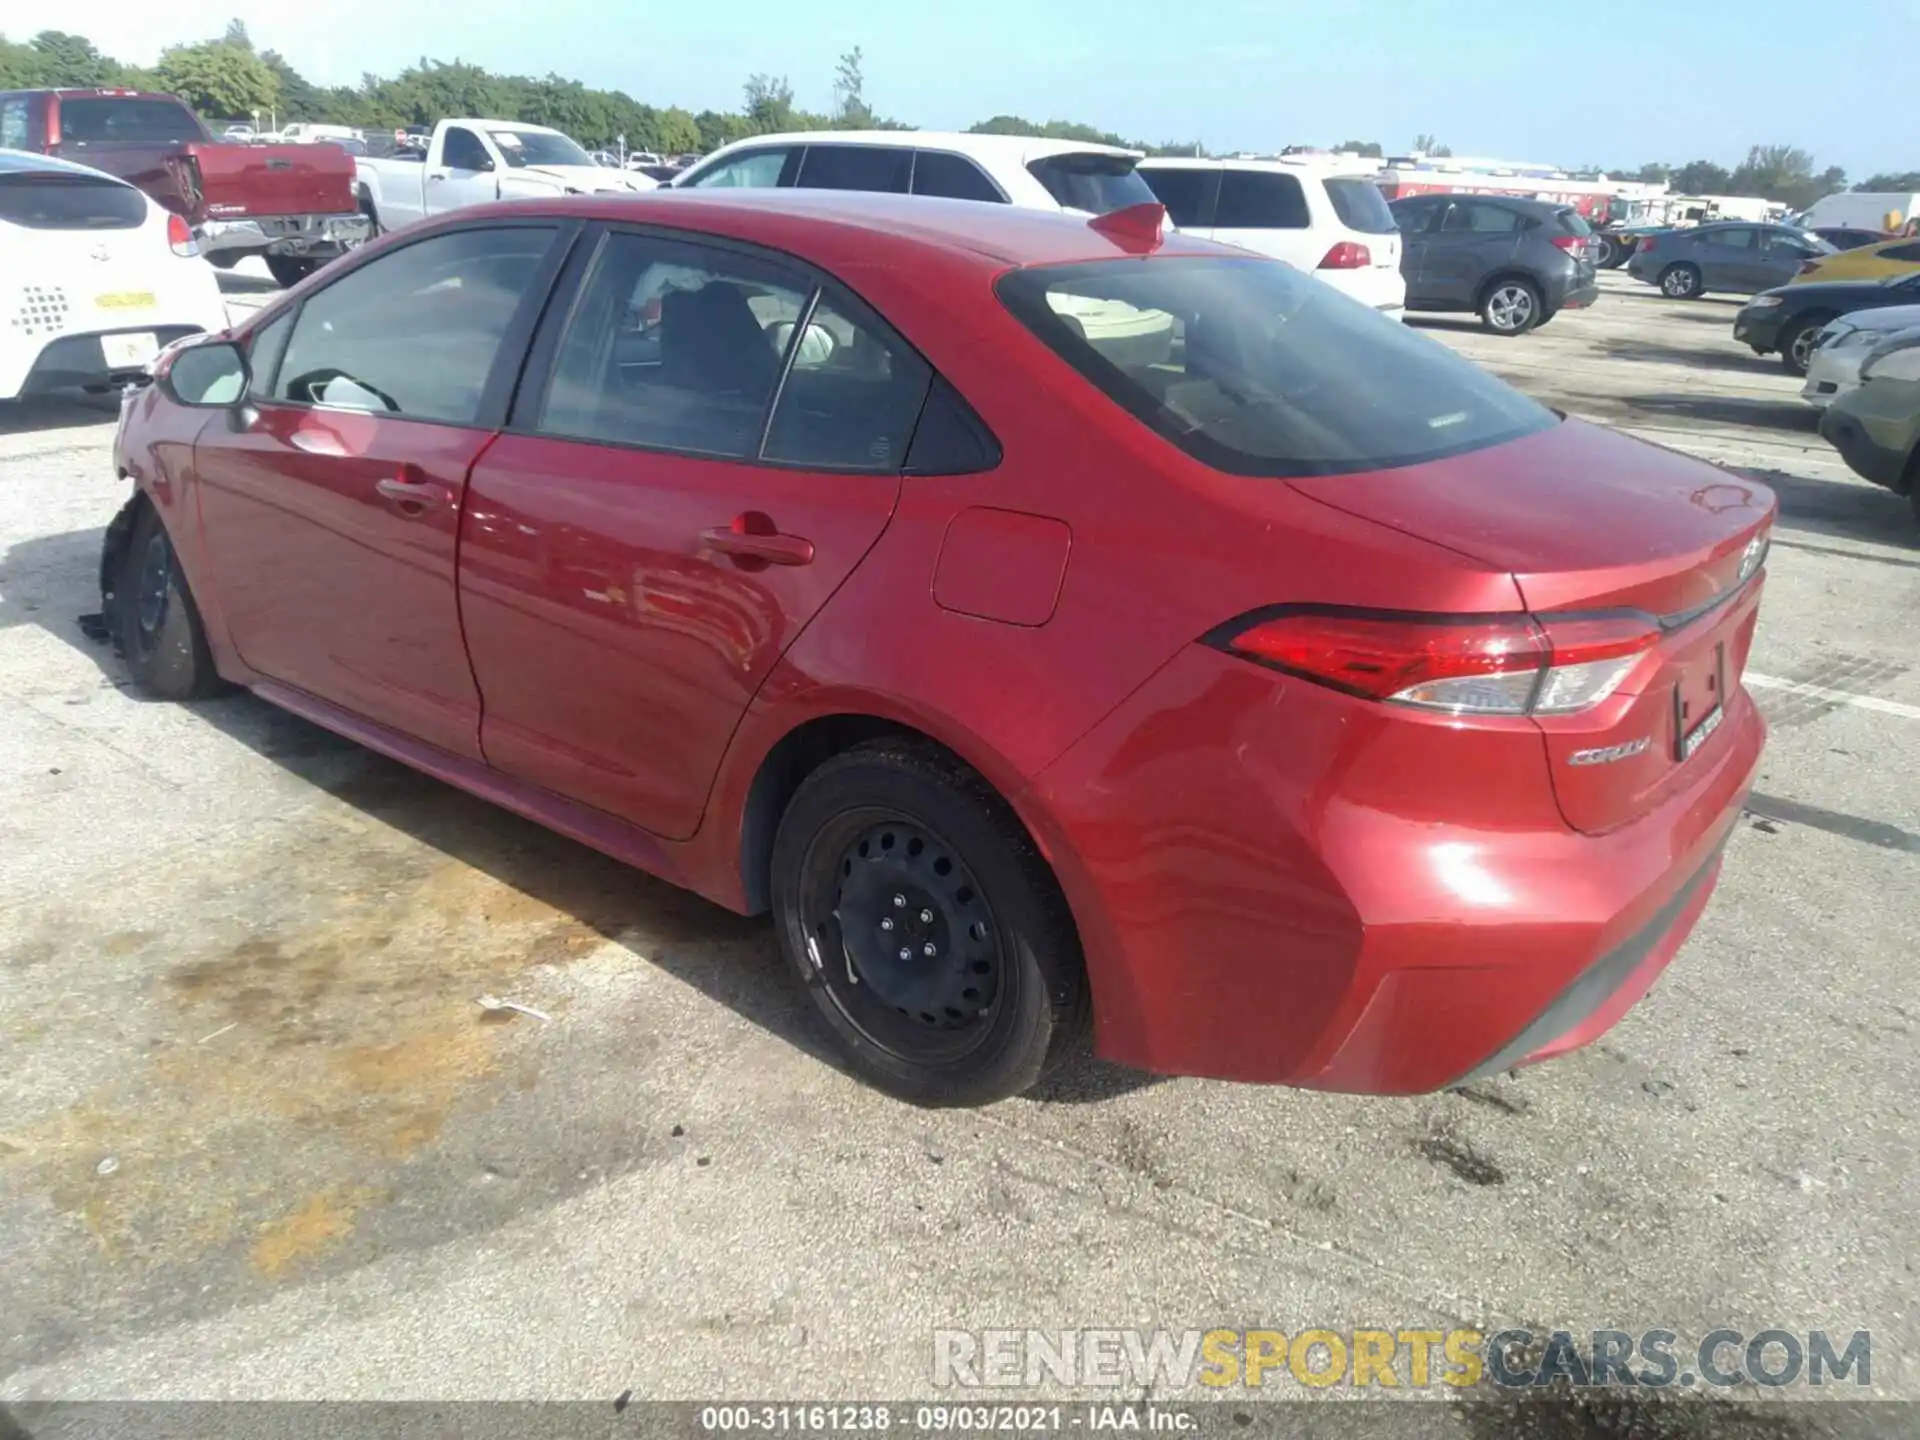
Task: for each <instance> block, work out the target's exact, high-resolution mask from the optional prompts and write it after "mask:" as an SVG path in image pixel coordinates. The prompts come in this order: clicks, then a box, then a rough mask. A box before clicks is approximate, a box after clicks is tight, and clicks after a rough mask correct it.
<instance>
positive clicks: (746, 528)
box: [700, 510, 813, 565]
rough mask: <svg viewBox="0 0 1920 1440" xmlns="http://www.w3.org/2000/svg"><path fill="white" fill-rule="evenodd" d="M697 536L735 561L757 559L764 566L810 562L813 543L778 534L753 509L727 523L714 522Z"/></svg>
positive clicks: (708, 546)
mask: <svg viewBox="0 0 1920 1440" xmlns="http://www.w3.org/2000/svg"><path fill="white" fill-rule="evenodd" d="M700 539H701V540H702V541H703V542H704V543H705V544H706V546H707V548H708V549H710V550H718V551H719V552H720V553H721V554H722V555H731V556H732V557H733V558H734V559H735V560H758V561H761V562H762V563H764V564H767V565H811V564H812V563H813V542H812V541H811V540H803V539H801V538H800V537H799V536H798V535H782V534H781V533H780V532H779V531H778V530H777V529H776V528H774V523H773V521H772V520H770V519H768V518H767V517H766V516H765V515H762V514H761V513H760V512H759V511H757V510H749V511H747V512H746V513H745V514H743V515H740V516H738V517H736V518H735V520H734V522H733V524H731V525H716V526H714V527H713V529H711V530H706V531H702V532H701V535H700Z"/></svg>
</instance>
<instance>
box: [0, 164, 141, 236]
mask: <svg viewBox="0 0 1920 1440" xmlns="http://www.w3.org/2000/svg"><path fill="white" fill-rule="evenodd" d="M146 218H147V197H146V196H144V195H142V194H141V193H140V192H139V191H138V190H136V189H134V188H133V187H132V186H131V185H120V184H116V183H115V182H114V181H111V180H106V179H96V178H94V177H92V176H88V175H61V174H48V173H45V172H41V173H36V172H34V171H31V170H29V171H16V172H13V173H11V174H0V224H7V225H24V226H26V227H27V228H28V229H29V230H131V229H133V228H134V227H135V226H137V225H139V224H141V223H142V222H143V221H144V220H145V219H146Z"/></svg>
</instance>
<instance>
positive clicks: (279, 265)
mask: <svg viewBox="0 0 1920 1440" xmlns="http://www.w3.org/2000/svg"><path fill="white" fill-rule="evenodd" d="M319 268H320V262H319V261H318V260H314V259H311V258H310V257H308V256H305V255H269V256H267V273H268V274H269V275H271V276H273V279H274V283H275V284H276V285H278V286H280V288H281V289H283V290H291V289H292V288H293V287H294V286H296V285H298V284H299V283H300V282H301V281H302V280H304V279H306V278H307V276H309V275H311V274H312V273H313V272H314V271H316V270H318V269H319Z"/></svg>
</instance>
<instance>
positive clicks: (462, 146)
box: [440, 125, 493, 170]
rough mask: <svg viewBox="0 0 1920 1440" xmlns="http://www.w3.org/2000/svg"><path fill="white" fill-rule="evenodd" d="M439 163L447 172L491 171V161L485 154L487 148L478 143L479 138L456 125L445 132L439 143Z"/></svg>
mask: <svg viewBox="0 0 1920 1440" xmlns="http://www.w3.org/2000/svg"><path fill="white" fill-rule="evenodd" d="M440 163H441V164H443V165H445V166H446V167H447V168H448V169H449V170H491V169H492V168H493V159H492V157H491V156H489V155H488V154H487V147H486V146H485V145H483V144H481V143H480V137H479V136H478V135H476V134H474V133H473V132H472V131H471V130H463V129H462V128H460V127H459V126H458V125H456V126H454V127H453V128H451V129H450V130H448V131H447V133H446V135H445V136H443V137H442V138H441V141H440Z"/></svg>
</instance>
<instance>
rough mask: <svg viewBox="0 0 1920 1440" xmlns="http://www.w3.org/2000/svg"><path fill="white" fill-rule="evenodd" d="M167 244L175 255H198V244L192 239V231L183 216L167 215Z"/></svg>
mask: <svg viewBox="0 0 1920 1440" xmlns="http://www.w3.org/2000/svg"><path fill="white" fill-rule="evenodd" d="M167 244H168V245H170V246H171V247H172V248H173V253H174V254H176V255H182V256H187V255H198V254H199V253H200V242H199V241H198V240H196V239H194V238H193V230H192V228H191V227H190V226H189V225H188V224H187V222H186V218H185V217H184V216H180V215H175V214H172V213H169V214H168V215H167Z"/></svg>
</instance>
